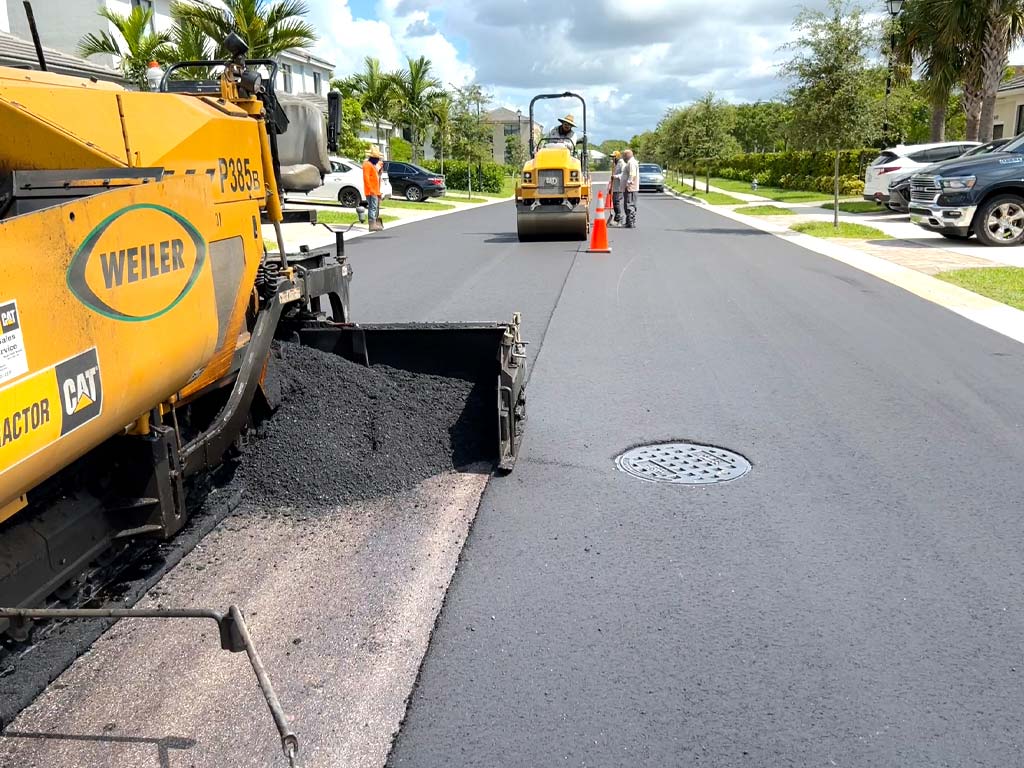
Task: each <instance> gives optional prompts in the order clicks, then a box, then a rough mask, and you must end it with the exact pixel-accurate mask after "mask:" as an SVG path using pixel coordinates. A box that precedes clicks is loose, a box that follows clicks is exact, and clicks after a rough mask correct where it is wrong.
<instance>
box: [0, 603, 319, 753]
mask: <svg viewBox="0 0 1024 768" xmlns="http://www.w3.org/2000/svg"><path fill="white" fill-rule="evenodd" d="M0 618H2V619H20V620H22V621H27V620H29V619H212V620H213V621H215V622H216V623H217V627H218V629H219V630H220V645H221V648H222V649H223V650H225V651H231V652H232V653H239V652H241V651H243V650H244V651H245V653H246V656H248V658H249V664H250V665H251V666H252V669H253V671H254V672H255V673H256V680H257V682H258V683H259V686H260V692H261V693H262V694H263V698H264V700H265V701H266V702H267V707H268V708H269V709H270V715H271V717H273V719H274V725H275V727H276V728H277V732H278V734H279V735H280V737H281V748H282V750H283V751H284V754H285V757H287V758H288V764H289V767H290V768H296V766H297V758H298V754H299V739H298V737H297V736H296V735H295V734H294V733H293V732H292V730H291V728H290V727H289V726H288V719H287V717H286V716H285V714H284V708H283V707H282V706H281V702H280V700H279V699H278V698H277V694H276V693H275V692H274V687H273V686H272V685H271V683H270V676H269V675H268V674H267V670H266V667H265V666H264V665H263V660H262V659H261V658H260V655H259V653H258V652H257V651H256V647H255V646H254V645H253V642H252V637H251V636H250V635H249V628H248V627H247V626H246V625H245V619H244V618H243V616H242V612H241V610H239V608H238V606H236V605H232V606H229V607H228V610H227V612H226V613H222V612H221V611H215V610H212V609H210V608H0Z"/></svg>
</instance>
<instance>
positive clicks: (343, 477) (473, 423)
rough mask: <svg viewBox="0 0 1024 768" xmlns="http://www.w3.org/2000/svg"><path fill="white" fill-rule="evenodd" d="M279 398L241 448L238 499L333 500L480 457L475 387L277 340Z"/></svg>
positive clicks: (287, 503) (367, 494) (405, 484)
mask: <svg viewBox="0 0 1024 768" xmlns="http://www.w3.org/2000/svg"><path fill="white" fill-rule="evenodd" d="M275 355H277V356H278V361H277V363H278V364H277V368H278V370H279V371H280V374H281V377H282V391H281V397H282V402H281V405H280V406H279V407H278V409H277V411H276V412H275V413H274V415H273V417H272V418H270V419H268V420H266V421H265V422H264V423H263V424H261V425H260V426H259V427H258V428H257V429H256V430H255V431H254V433H253V434H252V435H250V437H249V439H248V440H247V443H246V445H245V447H244V448H243V451H242V455H241V457H240V460H239V463H238V468H237V470H236V473H235V477H234V479H233V481H232V482H233V484H235V486H236V487H238V488H239V490H240V491H241V494H242V503H243V504H246V505H255V506H259V507H262V508H269V507H294V508H303V507H324V506H328V507H331V506H341V505H344V504H347V503H350V502H354V501H361V500H365V499H372V498H378V497H381V496H387V495H390V494H393V493H398V492H400V491H404V490H408V489H410V488H412V487H413V486H415V485H416V484H417V483H420V482H422V481H423V480H426V479H427V478H428V477H432V476H433V475H436V474H439V473H441V472H445V471H451V470H453V469H456V468H458V467H460V466H465V465H467V464H471V463H473V462H475V461H479V460H481V459H482V458H483V457H484V454H485V446H484V436H485V430H483V429H482V425H481V423H480V414H481V410H480V409H481V406H482V400H483V398H484V392H483V391H482V390H483V387H474V383H473V382H470V381H465V380H462V379H454V378H446V377H442V376H434V375H429V374H422V373H411V372H409V371H403V370H398V369H394V368H388V367H385V366H375V367H372V368H368V367H366V366H364V365H360V364H359V363H354V362H351V361H349V360H346V359H345V358H343V357H339V356H338V355H334V354H330V353H327V352H321V351H320V350H317V349H314V348H312V347H307V346H302V345H300V344H294V343H289V342H284V343H282V344H280V345H279V346H278V347H277V348H276V349H275Z"/></svg>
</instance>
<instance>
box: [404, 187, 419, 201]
mask: <svg viewBox="0 0 1024 768" xmlns="http://www.w3.org/2000/svg"><path fill="white" fill-rule="evenodd" d="M405 199H406V200H408V201H409V202H411V203H418V202H419V201H420V200H422V199H423V190H422V189H420V188H419V187H417V186H416V185H415V184H410V185H409V186H408V187H406V189H405Z"/></svg>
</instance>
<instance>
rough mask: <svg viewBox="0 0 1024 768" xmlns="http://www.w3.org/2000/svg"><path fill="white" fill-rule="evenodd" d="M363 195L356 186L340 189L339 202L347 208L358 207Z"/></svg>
mask: <svg viewBox="0 0 1024 768" xmlns="http://www.w3.org/2000/svg"><path fill="white" fill-rule="evenodd" d="M362 197H363V196H362V195H360V194H359V190H358V189H356V188H355V187H345V188H344V189H341V190H339V191H338V202H339V203H341V204H342V205H343V206H345V207H346V208H356V207H358V206H359V204H360V203H361V202H362Z"/></svg>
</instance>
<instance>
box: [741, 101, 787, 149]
mask: <svg viewBox="0 0 1024 768" xmlns="http://www.w3.org/2000/svg"><path fill="white" fill-rule="evenodd" d="M788 121H789V110H788V109H787V108H786V105H785V104H783V103H782V102H778V101H758V102H756V103H754V104H740V105H739V106H737V107H736V121H735V125H734V126H733V129H732V135H733V137H734V138H735V139H736V141H738V142H739V145H740V147H741V148H742V149H743V151H744V152H775V151H777V150H779V149H781V148H783V147H784V146H785V142H786V135H785V127H786V124H787V123H788Z"/></svg>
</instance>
